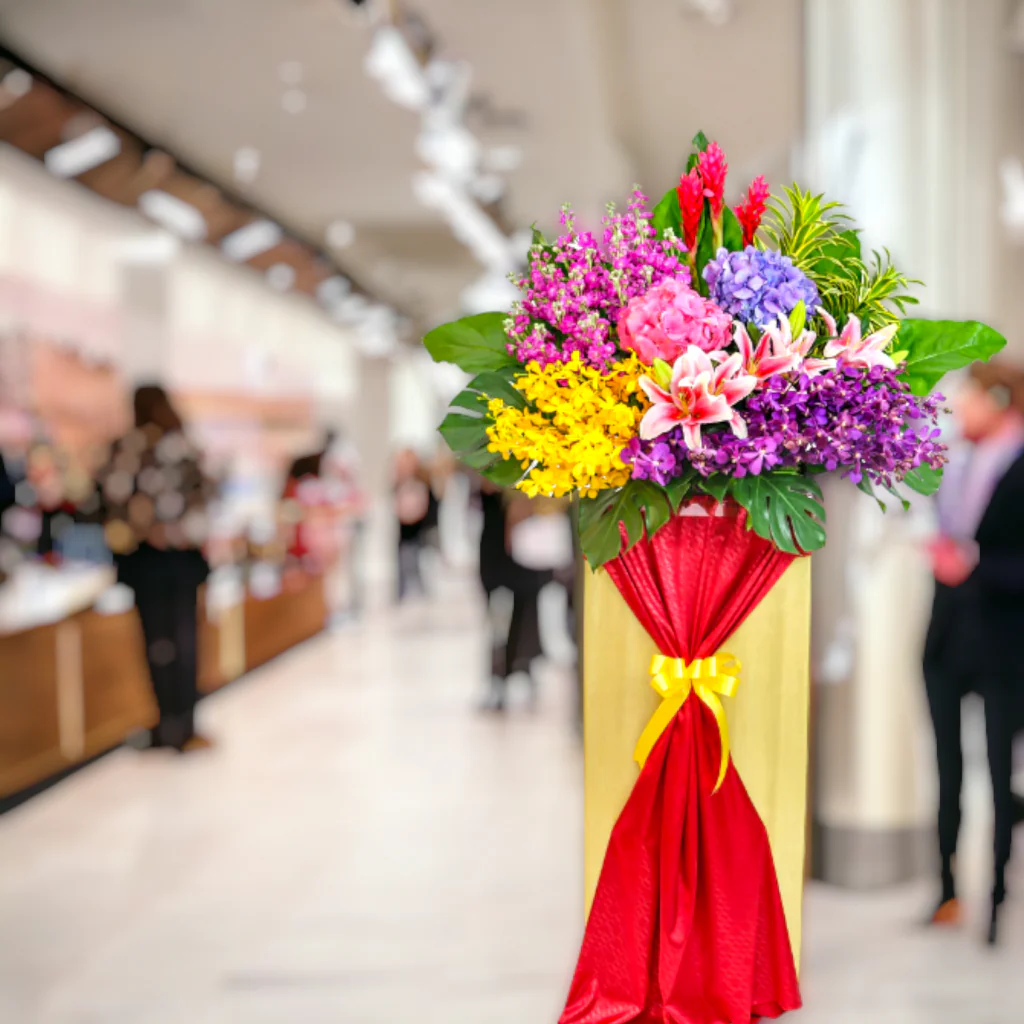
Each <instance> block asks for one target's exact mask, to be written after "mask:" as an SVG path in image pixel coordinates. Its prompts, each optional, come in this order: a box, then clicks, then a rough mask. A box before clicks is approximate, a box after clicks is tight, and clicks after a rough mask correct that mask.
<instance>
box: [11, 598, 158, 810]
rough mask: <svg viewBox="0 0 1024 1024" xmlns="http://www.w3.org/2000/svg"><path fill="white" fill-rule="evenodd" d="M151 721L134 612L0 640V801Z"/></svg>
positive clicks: (73, 620) (88, 615)
mask: <svg viewBox="0 0 1024 1024" xmlns="http://www.w3.org/2000/svg"><path fill="white" fill-rule="evenodd" d="M155 722H156V704H155V702H154V700H153V695H152V689H151V688H150V685H149V677H148V672H147V669H146V662H145V651H144V648H143V641H142V629H141V627H140V625H139V620H138V616H137V615H136V613H135V611H134V610H132V611H129V612H125V613H124V614H120V615H99V614H97V613H96V612H93V611H86V612H81V613H80V614H78V615H74V616H71V617H70V618H68V619H65V620H64V621H63V622H59V623H55V624H52V625H45V626H37V627H36V628H34V629H28V630H24V631H22V632H18V633H10V634H7V635H3V636H0V796H9V795H10V794H12V793H16V792H17V791H18V790H20V789H23V788H25V787H26V786H30V785H32V784H34V783H36V782H39V781H41V780H43V779H45V778H47V777H48V776H50V775H54V774H56V773H57V772H60V771H63V770H64V769H66V768H69V767H71V766H73V765H75V764H78V763H80V762H81V761H85V760H88V759H89V758H90V757H93V756H95V755H96V754H100V753H102V752H103V751H105V750H109V749H110V748H111V747H114V746H117V744H119V743H120V742H121V741H122V740H123V739H124V738H125V737H126V736H127V735H128V734H129V733H131V732H133V731H135V730H136V729H144V728H149V727H150V726H152V725H154V724H155Z"/></svg>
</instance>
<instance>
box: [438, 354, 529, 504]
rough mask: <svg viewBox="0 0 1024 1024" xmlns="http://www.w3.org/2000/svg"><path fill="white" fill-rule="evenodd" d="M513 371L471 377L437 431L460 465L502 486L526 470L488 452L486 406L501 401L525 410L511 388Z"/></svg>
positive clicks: (511, 367)
mask: <svg viewBox="0 0 1024 1024" xmlns="http://www.w3.org/2000/svg"><path fill="white" fill-rule="evenodd" d="M515 371H516V368H515V367H514V366H510V367H506V368H504V369H503V370H500V371H489V372H487V373H481V374H479V375H478V376H476V377H474V378H473V380H471V381H470V382H469V384H468V385H467V386H466V388H465V389H464V390H462V391H460V392H459V393H458V394H457V395H456V396H455V397H454V398H453V399H452V401H451V406H452V411H451V412H449V413H448V415H447V416H445V418H444V419H443V420H442V421H441V426H440V427H439V428H438V429H439V430H440V432H441V436H442V437H443V438H444V439H445V441H446V442H447V444H448V447H449V448H451V450H452V451H453V452H454V453H455V455H456V456H457V457H458V458H459V459H460V460H461V461H462V462H464V463H465V464H466V465H467V466H469V467H470V468H471V469H475V470H477V471H478V472H479V473H481V474H482V475H483V476H485V477H487V479H488V480H491V481H493V482H494V483H496V484H498V485H499V486H502V487H511V486H512V485H514V484H516V483H518V482H519V480H521V479H522V477H523V474H524V473H525V472H526V469H527V467H526V466H524V465H522V464H521V463H520V462H518V461H517V460H515V459H503V458H502V457H501V456H500V455H498V454H496V453H495V452H491V451H488V450H487V445H488V443H489V438H488V437H487V428H488V426H489V425H490V423H491V418H490V415H489V413H488V411H487V403H488V401H489V400H490V399H492V398H500V399H501V400H502V401H504V402H505V403H507V404H508V405H513V406H515V407H516V408H517V409H524V408H525V407H526V400H525V399H524V398H523V396H522V395H521V394H520V393H519V392H518V391H517V390H516V389H515V388H514V387H513V386H512V380H513V377H514V376H515Z"/></svg>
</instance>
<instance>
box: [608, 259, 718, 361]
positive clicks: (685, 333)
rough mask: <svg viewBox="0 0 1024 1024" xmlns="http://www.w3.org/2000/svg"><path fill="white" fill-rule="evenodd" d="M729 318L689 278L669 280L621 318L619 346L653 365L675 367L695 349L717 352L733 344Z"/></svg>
mask: <svg viewBox="0 0 1024 1024" xmlns="http://www.w3.org/2000/svg"><path fill="white" fill-rule="evenodd" d="M731 326H732V320H731V318H730V317H729V314H728V313H726V312H724V311H723V310H722V309H720V308H719V307H718V306H716V305H715V304H714V303H713V302H711V301H710V300H709V299H705V298H704V297H703V296H702V295H701V294H700V293H699V292H696V291H694V290H693V289H692V288H691V287H690V286H689V285H688V284H687V283H686V279H685V278H681V277H668V278H666V279H665V280H664V281H662V282H661V284H658V285H655V286H654V287H653V288H651V289H649V290H648V291H646V292H645V293H644V294H643V295H638V296H636V297H635V298H633V299H631V300H630V301H629V304H628V305H627V306H626V307H625V308H624V309H623V310H622V312H621V313H620V314H619V324H618V327H619V345H620V346H621V347H622V348H624V349H628V350H629V351H631V352H635V353H636V354H637V355H638V356H639V357H640V361H641V362H644V363H647V365H648V366H649V365H651V364H652V363H653V362H654V360H655V359H664V360H665V362H666V363H674V362H675V361H676V360H677V359H678V358H679V357H680V356H681V355H682V354H683V353H684V352H685V351H686V350H687V349H688V348H689V347H690V346H691V345H693V346H696V347H697V348H699V349H701V350H702V351H704V352H715V351H719V350H721V349H724V348H725V347H726V345H728V344H729V329H730V327H731Z"/></svg>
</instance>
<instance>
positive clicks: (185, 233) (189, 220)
mask: <svg viewBox="0 0 1024 1024" xmlns="http://www.w3.org/2000/svg"><path fill="white" fill-rule="evenodd" d="M139 209H140V210H141V211H142V212H143V213H144V214H145V215H146V216H147V217H149V219H150V220H155V221H156V222H157V223H158V224H162V225H163V226H164V227H165V228H167V229H168V230H169V231H173V232H174V233H175V234H176V235H178V236H179V237H180V238H184V239H185V240H186V241H189V242H201V241H202V240H203V239H204V238H205V237H206V232H207V225H206V218H205V217H204V216H203V215H202V213H200V212H199V210H198V209H196V207H194V206H193V205H192V204H191V203H186V202H185V200H184V199H179V198H178V197H177V196H172V195H171V194H170V192H164V191H163V190H162V189H158V188H153V189H150V190H149V191H148V192H143V193H142V195H141V196H139Z"/></svg>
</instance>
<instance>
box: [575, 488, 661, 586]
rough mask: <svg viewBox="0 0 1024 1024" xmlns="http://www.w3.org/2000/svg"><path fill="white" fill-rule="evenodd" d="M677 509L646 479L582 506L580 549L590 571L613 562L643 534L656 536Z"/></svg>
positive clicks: (583, 499) (588, 500) (582, 501)
mask: <svg viewBox="0 0 1024 1024" xmlns="http://www.w3.org/2000/svg"><path fill="white" fill-rule="evenodd" d="M676 507H678V506H673V505H672V504H670V501H669V496H668V494H667V493H666V491H665V489H664V488H663V487H659V486H658V485H657V484H653V483H650V482H649V481H647V480H630V481H629V483H627V484H626V485H625V486H624V487H618V488H615V489H609V490H606V491H601V493H600V494H598V496H597V497H596V498H581V499H580V504H579V524H580V546H581V547H582V549H583V554H584V555H585V556H586V559H587V562H588V564H589V565H590V567H591V569H597V568H598V567H599V566H602V565H604V564H605V562H610V561H611V560H612V559H613V558H615V557H616V556H617V555H618V554H619V552H620V551H621V550H622V541H623V534H625V539H626V547H627V548H630V547H632V546H633V545H634V544H635V543H636V542H637V541H638V540H640V538H641V537H642V536H643V535H644V533H645V532H646V533H648V534H654V533H655V532H657V531H658V530H660V529H661V527H663V526H664V525H665V523H667V522H668V521H669V519H670V518H671V515H672V512H673V511H674V509H675V508H676Z"/></svg>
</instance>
